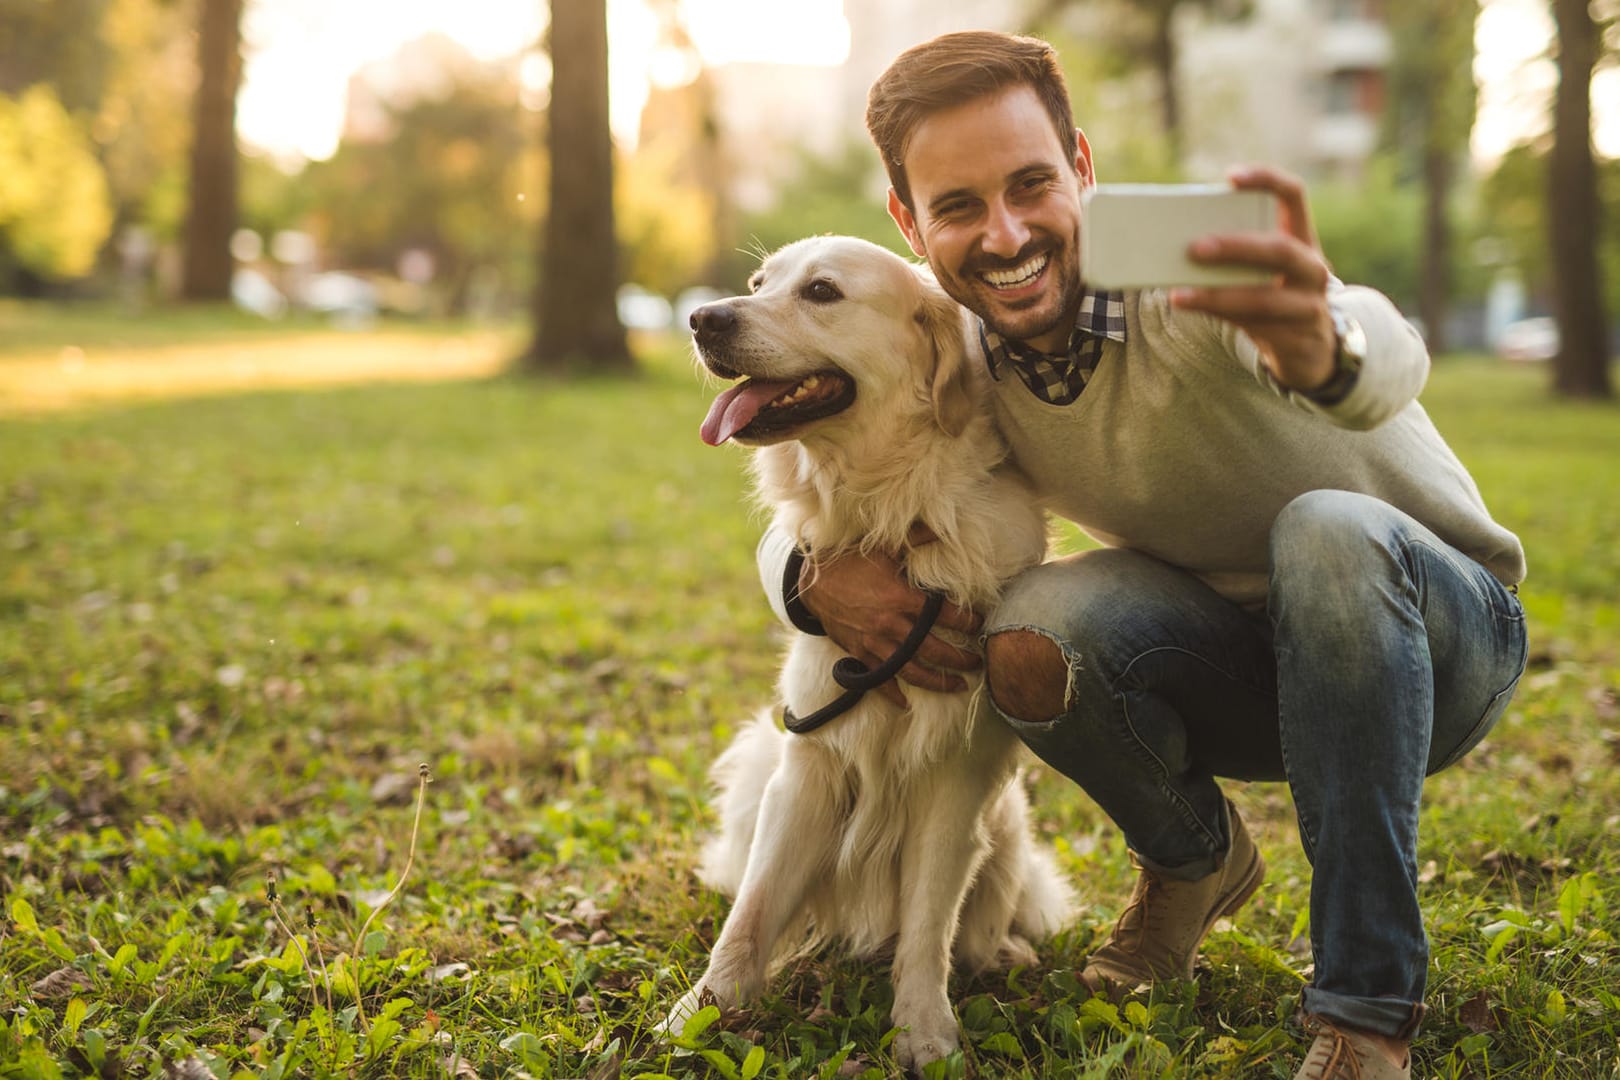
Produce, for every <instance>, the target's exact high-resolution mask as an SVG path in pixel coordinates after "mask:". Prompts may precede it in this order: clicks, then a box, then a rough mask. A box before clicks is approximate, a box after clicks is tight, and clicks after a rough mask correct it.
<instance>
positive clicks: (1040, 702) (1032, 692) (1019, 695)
mask: <svg viewBox="0 0 1620 1080" xmlns="http://www.w3.org/2000/svg"><path fill="white" fill-rule="evenodd" d="M984 663H985V681H986V682H987V683H988V684H989V686H990V698H991V700H993V701H994V702H995V703H996V707H997V708H998V709H1000V710H1001V711H1002V712H1003V713H1005V714H1006V715H1007V716H1010V717H1012V718H1013V719H1015V720H1022V721H1024V722H1026V723H1041V722H1045V721H1048V720H1055V719H1057V718H1058V717H1059V716H1062V715H1063V712H1064V710H1065V709H1066V708H1067V706H1068V702H1067V701H1066V700H1065V698H1066V695H1067V693H1068V688H1069V665H1068V661H1067V660H1066V659H1065V658H1064V655H1063V650H1062V649H1060V648H1059V647H1058V644H1057V642H1055V641H1053V640H1052V639H1051V638H1049V637H1047V636H1045V635H1044V634H1039V633H1036V632H1035V631H1033V630H1001V631H997V632H996V633H993V634H991V635H990V639H989V641H987V642H986V644H985V653H984Z"/></svg>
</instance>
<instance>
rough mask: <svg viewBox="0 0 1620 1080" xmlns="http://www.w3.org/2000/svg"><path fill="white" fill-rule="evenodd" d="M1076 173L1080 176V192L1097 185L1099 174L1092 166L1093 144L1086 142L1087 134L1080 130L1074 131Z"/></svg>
mask: <svg viewBox="0 0 1620 1080" xmlns="http://www.w3.org/2000/svg"><path fill="white" fill-rule="evenodd" d="M1074 171H1075V172H1077V173H1079V174H1080V190H1081V191H1084V190H1086V188H1089V187H1093V186H1095V185H1096V183H1097V172H1096V170H1095V169H1093V168H1092V166H1091V144H1090V143H1089V142H1087V141H1086V133H1085V132H1083V131H1081V130H1080V129H1079V128H1075V129H1074Z"/></svg>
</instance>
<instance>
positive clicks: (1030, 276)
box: [979, 255, 1047, 289]
mask: <svg viewBox="0 0 1620 1080" xmlns="http://www.w3.org/2000/svg"><path fill="white" fill-rule="evenodd" d="M1046 260H1047V256H1046V255H1037V256H1035V257H1034V258H1033V259H1031V260H1029V261H1028V262H1026V263H1025V264H1024V265H1022V266H1015V267H1013V268H1012V269H1011V270H986V271H985V272H984V273H982V274H980V275H979V276H980V277H982V278H984V280H986V281H988V282H989V283H990V284H992V285H994V286H995V287H996V288H998V289H1014V288H1017V287H1018V286H1020V285H1027V284H1029V283H1030V282H1031V281H1033V280H1034V279H1035V275H1036V274H1039V273H1040V272H1041V271H1042V270H1045V269H1046Z"/></svg>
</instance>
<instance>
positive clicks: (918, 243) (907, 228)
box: [889, 188, 928, 259]
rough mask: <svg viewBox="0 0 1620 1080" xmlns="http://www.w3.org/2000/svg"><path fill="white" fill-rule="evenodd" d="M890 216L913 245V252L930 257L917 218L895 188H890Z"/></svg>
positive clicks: (921, 257) (907, 241)
mask: <svg viewBox="0 0 1620 1080" xmlns="http://www.w3.org/2000/svg"><path fill="white" fill-rule="evenodd" d="M889 216H890V217H892V218H894V223H895V224H896V225H898V226H900V235H902V236H904V237H905V238H906V243H907V244H909V245H911V253H912V254H913V255H915V256H917V258H919V259H926V258H928V249H927V248H925V247H923V242H922V234H921V233H919V232H918V231H917V218H916V217H915V216H914V215H913V214H912V212H911V210H910V209H909V208H908V207H907V206H906V204H905V203H904V202H902V201H901V199H900V193H899V192H898V191H896V190H894V188H890V189H889Z"/></svg>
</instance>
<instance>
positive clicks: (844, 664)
mask: <svg viewBox="0 0 1620 1080" xmlns="http://www.w3.org/2000/svg"><path fill="white" fill-rule="evenodd" d="M926 592H927V593H928V599H927V600H924V601H923V608H922V613H921V614H919V615H918V616H917V621H916V622H915V623H914V624H913V625H912V627H911V633H909V634H907V635H906V640H904V641H902V642H901V643H900V647H899V648H898V649H896V650H894V652H893V653H892V654H891V655H890V656H889V658H888V659H887V660H885V661H883V663H881V664H879V665H878V666H877V667H875V668H868V667H867V666H866V665H865V664H863V663H861V662H860V661H859V660H857V659H855V658H854V657H853V656H846V657H843V658H842V659H841V660H839V661H838V663H836V664H834V665H833V672H832V674H833V681H834V682H836V683H837V684H838V685H839V686H842V687H843V688H844V692H843V693H842V694H840V695H838V697H836V698H834V699H833V700H832V701H831V702H829V703H828V704H826V705H823V706H822V707H821V708H819V709H817V710H816V711H815V712H813V713H811V714H810V715H809V716H795V715H794V714H793V710H792V709H790V708H788V707H787V706H786V705H783V706H782V726H783V727H785V728H787V729H788V730H789V731H791V732H793V734H795V735H807V734H809V733H810V732H812V731H814V730H816V729H817V728H819V727H821V726H822V725H823V724H825V723H827V721H829V720H834V719H837V718H838V717H840V716H842V715H844V714H845V713H847V712H849V710H851V709H853V708H854V707H855V704H856V702H858V701H860V700H861V698H863V697H865V696H866V692H867V691H868V690H876V689H877V688H878V687H880V686H882V685H883V684H884V683H886V682H888V681H889V680H890V679H892V678H894V677H895V676H896V675H898V674H899V673H900V669H901V668H903V667H905V666H906V665H907V664H908V663H910V662H911V658H912V657H913V656H916V655H917V650H918V649H920V648H922V643H923V639H924V638H926V637H927V636H928V632H929V631H930V630H932V629H933V628H934V622H935V620H937V619H938V618H939V610H940V608H942V607H944V606H945V595H944V594H943V593H937V592H934V591H933V590H932V589H929V590H926Z"/></svg>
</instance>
